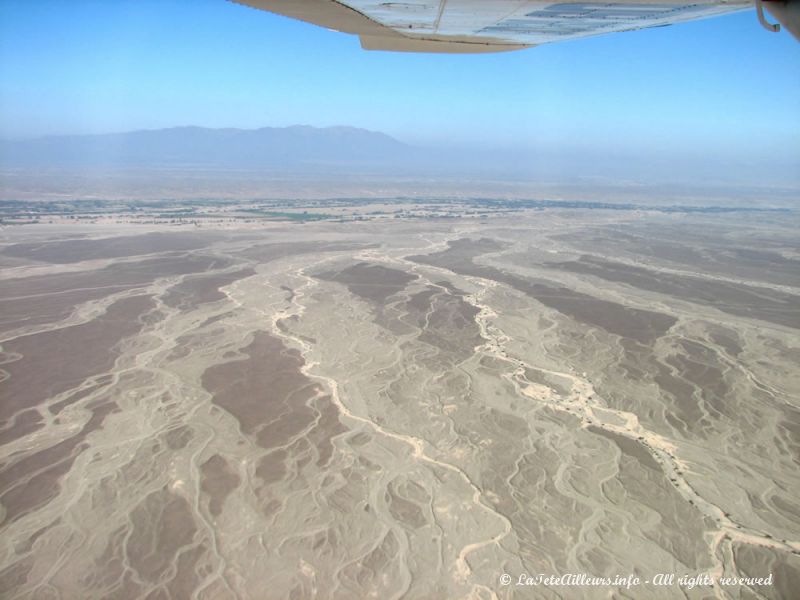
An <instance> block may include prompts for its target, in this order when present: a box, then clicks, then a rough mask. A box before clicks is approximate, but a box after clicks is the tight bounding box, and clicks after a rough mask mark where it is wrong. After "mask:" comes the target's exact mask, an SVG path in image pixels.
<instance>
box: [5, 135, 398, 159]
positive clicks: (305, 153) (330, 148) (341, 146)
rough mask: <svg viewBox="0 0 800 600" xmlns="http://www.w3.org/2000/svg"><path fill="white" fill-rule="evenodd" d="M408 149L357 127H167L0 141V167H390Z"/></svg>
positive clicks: (393, 140) (392, 140)
mask: <svg viewBox="0 0 800 600" xmlns="http://www.w3.org/2000/svg"><path fill="white" fill-rule="evenodd" d="M411 156H413V149H412V148H411V147H410V146H407V145H406V144H403V143H402V142H399V141H398V140H396V139H394V138H392V137H390V136H388V135H386V134H383V133H378V132H375V131H368V130H366V129H359V128H356V127H325V128H317V127H309V126H303V125H296V126H292V127H263V128H260V129H232V128H226V129H211V128H206V127H172V128H169V129H153V130H143V131H133V132H129V133H112V134H102V135H65V136H47V137H41V138H36V139H29V140H20V141H2V142H0V166H1V167H6V168H7V167H11V168H25V167H87V168H94V167H104V168H113V167H120V168H129V167H203V166H206V167H238V168H250V167H280V166H314V165H329V166H336V165H337V164H341V165H353V164H363V165H375V166H380V165H384V164H391V163H394V162H396V161H398V160H401V161H402V160H405V159H408V158H409V157H411Z"/></svg>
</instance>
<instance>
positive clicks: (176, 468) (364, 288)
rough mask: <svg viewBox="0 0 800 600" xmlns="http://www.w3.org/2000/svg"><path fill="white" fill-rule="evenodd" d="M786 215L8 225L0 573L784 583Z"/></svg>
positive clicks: (394, 583)
mask: <svg viewBox="0 0 800 600" xmlns="http://www.w3.org/2000/svg"><path fill="white" fill-rule="evenodd" d="M796 231H797V223H793V222H791V219H788V218H784V217H782V218H781V220H777V219H774V218H772V217H769V216H767V217H764V218H763V219H762V220H759V218H756V217H753V216H752V215H751V216H747V217H746V218H745V217H743V216H741V215H738V216H737V215H727V216H726V215H718V216H708V215H689V216H687V215H669V214H643V213H641V211H631V212H625V211H616V212H614V213H613V214H612V213H608V212H604V211H571V212H566V211H556V210H553V211H549V210H547V211H538V212H531V213H526V214H524V215H515V216H514V217H513V218H508V217H503V216H502V215H500V216H495V217H494V218H493V219H492V220H491V222H483V223H482V222H477V221H476V220H474V219H465V220H460V219H442V220H437V219H430V220H420V219H413V220H408V219H395V220H393V221H391V222H387V221H385V220H384V221H382V220H376V221H372V222H367V221H365V222H347V223H335V222H316V223H306V224H304V225H302V226H297V225H292V224H280V223H277V224H271V225H270V226H269V227H266V228H261V229H258V230H253V229H252V228H244V227H243V228H241V229H237V228H231V227H228V226H226V227H225V228H220V229H213V228H211V229H209V230H202V231H189V230H181V231H167V230H166V228H159V227H149V228H143V227H135V226H124V225H120V224H116V225H114V226H113V227H111V226H109V227H106V226H103V225H96V226H94V227H91V226H75V225H69V226H67V225H64V226H58V225H52V226H49V225H35V226H25V227H6V228H4V229H2V246H0V265H2V268H1V269H0V280H1V281H2V286H0V310H1V312H0V345H1V347H0V369H2V371H1V372H0V375H1V376H2V379H1V380H0V397H1V398H2V402H1V403H0V595H1V596H2V597H3V598H26V599H37V600H38V599H40V598H42V599H44V598H47V599H49V598H64V599H70V598H104V599H105V598H120V599H127V598H148V599H152V600H155V599H167V598H174V599H188V598H192V599H209V600H212V599H213V600H217V599H249V598H254V599H261V598H295V599H297V598H342V599H350V598H380V599H384V598H398V599H399V598H410V599H417V598H419V599H428V598H430V599H438V598H485V599H488V598H536V599H538V598H578V599H582V598H587V599H594V598H643V599H644V598H646V599H660V598H664V599H669V598H692V599H694V598H696V599H701V598H720V599H740V598H741V599H745V598H769V599H787V600H790V599H792V598H795V597H796V593H797V590H798V589H800V502H798V500H797V499H798V497H800V470H798V465H800V375H799V374H798V370H797V364H798V363H800V345H798V339H800V338H798V330H800V301H799V300H800V298H799V295H800V252H799V251H798V247H797V245H796ZM564 574H576V575H579V574H585V575H587V576H591V577H608V578H610V579H613V578H615V577H617V576H621V577H627V576H636V577H638V578H639V581H638V582H637V583H636V584H635V585H633V586H630V587H629V586H628V585H626V584H622V583H619V582H616V583H605V584H602V585H597V586H589V585H569V586H567V585H544V584H541V585H536V586H532V585H527V586H526V585H517V583H518V582H519V578H520V576H523V577H524V576H532V577H535V576H537V575H556V576H557V575H564ZM659 574H674V575H675V580H674V582H673V583H671V584H668V585H662V584H660V583H659V579H658V577H657V576H658V575H659ZM504 575H508V576H509V577H510V580H511V583H510V584H506V580H505V579H504ZM698 575H709V576H710V577H712V578H713V583H712V584H710V585H698V586H691V585H690V584H689V582H688V581H687V580H683V583H679V582H678V580H679V578H681V577H694V576H698ZM769 576H771V577H772V579H771V582H770V584H768V585H759V584H757V583H755V582H754V581H753V579H754V578H760V577H769ZM722 577H735V578H750V579H751V581H749V582H736V583H735V584H734V583H731V584H726V583H723V582H721V580H720V578H722ZM793 594H794V595H793Z"/></svg>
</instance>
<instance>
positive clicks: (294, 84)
mask: <svg viewBox="0 0 800 600" xmlns="http://www.w3.org/2000/svg"><path fill="white" fill-rule="evenodd" d="M0 84H1V85H0V137H5V138H17V137H26V136H33V135H42V134H51V133H88V132H110V131H126V130H131V129H141V128H160V127H171V126H175V125H189V124H192V125H203V126H209V127H224V126H232V127H247V128H250V127H261V126H283V125H291V124H309V125H316V126H326V125H338V124H342V125H354V126H359V127H365V128H369V129H375V130H380V131H383V132H386V133H389V134H390V135H393V136H395V137H397V138H399V139H401V140H403V141H406V142H411V143H433V144H453V145H457V144H462V143H464V142H469V143H477V142H479V143H482V144H486V145H488V146H491V147H534V148H549V147H554V148H562V149H564V148H566V149H572V148H577V149H581V148H585V149H590V150H591V149H597V148H602V149H603V151H609V152H615V151H622V152H630V151H632V152H636V151H639V150H643V149H649V150H650V151H654V152H656V151H657V152H662V153H671V152H674V151H679V152H684V153H694V154H697V155H698V156H700V155H720V156H727V155H731V156H746V155H759V156H760V157H761V158H762V159H765V160H768V159H769V158H770V157H783V158H785V157H786V156H787V154H788V155H793V156H795V157H798V156H800V44H799V43H797V42H796V41H795V40H793V39H792V38H791V36H790V35H789V34H788V33H781V34H779V35H776V34H770V33H767V32H766V31H764V30H763V29H761V27H760V26H759V25H758V23H757V21H756V16H755V13H754V11H746V12H743V13H738V14H735V15H731V16H727V17H721V18H716V19H710V20H706V21H699V22H694V23H688V24H683V25H676V26H673V27H665V28H658V29H652V30H644V31H638V32H630V33H622V34H612V35H608V36H601V37H595V38H588V39H586V40H581V41H572V42H565V43H560V44H551V45H546V46H541V47H539V48H535V49H531V50H525V51H521V52H511V53H503V54H497V55H486V56H463V55H455V56H446V55H415V54H392V53H382V52H365V51H362V50H361V49H360V47H359V43H358V39H357V38H356V37H354V36H348V35H346V34H340V33H335V32H330V31H327V30H324V29H321V28H317V27H314V26H310V25H307V24H303V23H299V22H295V21H291V20H289V19H285V18H282V17H278V16H275V15H271V14H269V13H266V12H262V11H256V10H253V9H251V8H247V7H243V6H239V5H236V4H233V3H230V2H227V1H225V0H157V1H156V0H137V1H124V0H116V1H109V0H95V1H90V0H84V1H81V0H71V1H69V2H67V1H64V0H52V1H48V0H34V1H31V0H24V1H23V0H0Z"/></svg>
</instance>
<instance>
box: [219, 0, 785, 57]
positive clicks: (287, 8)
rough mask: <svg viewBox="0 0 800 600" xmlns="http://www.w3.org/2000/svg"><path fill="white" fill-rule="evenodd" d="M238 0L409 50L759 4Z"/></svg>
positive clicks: (496, 47) (513, 46)
mask: <svg viewBox="0 0 800 600" xmlns="http://www.w3.org/2000/svg"><path fill="white" fill-rule="evenodd" d="M235 1H237V2H239V3H241V4H247V5H249V6H253V7H256V8H261V9H264V10H268V11H271V12H275V13H278V14H282V15H286V16H289V17H294V18H296V19H300V20H302V21H307V22H310V23H314V24H317V25H321V26H323V27H327V28H329V29H334V30H336V31H343V32H346V33H352V34H355V35H358V36H359V37H360V38H361V45H362V46H363V47H364V48H366V49H368V50H400V51H411V52H498V51H503V50H518V49H520V48H529V47H531V46H537V45H539V44H546V43H549V42H559V41H562V40H570V39H575V38H582V37H586V36H591V35H599V34H603V33H612V32H618V31H632V30H635V29H643V28H647V27H662V26H665V25H671V24H673V23H680V22H682V21H690V20H693V19H702V18H706V17H713V16H716V15H721V14H725V13H730V12H733V11H739V10H743V9H748V8H752V7H753V3H752V1H751V0H705V1H698V2H695V3H687V2H680V1H679V2H668V1H664V0H654V1H648V0H638V1H637V0H623V1H620V2H582V1H580V0H574V1H568V2H561V3H553V2H549V1H547V0H544V1H542V0H407V1H405V2H387V1H385V0H235ZM794 2H795V4H796V2H797V0H794ZM769 4H777V3H776V2H770V3H769ZM781 4H784V3H781ZM767 6H769V5H767Z"/></svg>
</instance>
